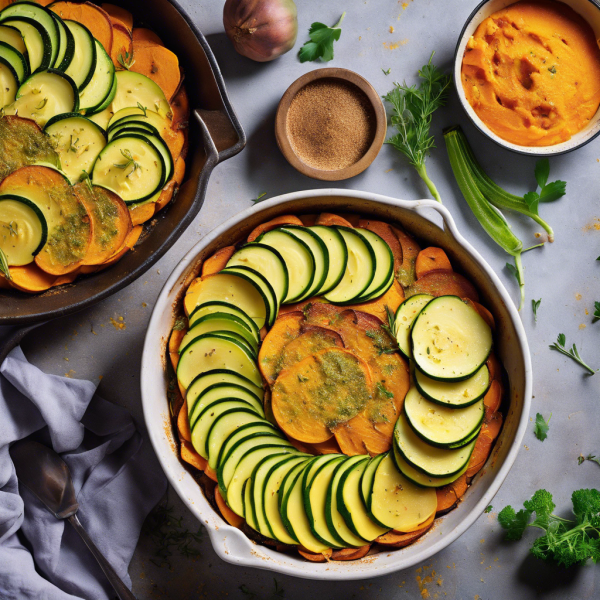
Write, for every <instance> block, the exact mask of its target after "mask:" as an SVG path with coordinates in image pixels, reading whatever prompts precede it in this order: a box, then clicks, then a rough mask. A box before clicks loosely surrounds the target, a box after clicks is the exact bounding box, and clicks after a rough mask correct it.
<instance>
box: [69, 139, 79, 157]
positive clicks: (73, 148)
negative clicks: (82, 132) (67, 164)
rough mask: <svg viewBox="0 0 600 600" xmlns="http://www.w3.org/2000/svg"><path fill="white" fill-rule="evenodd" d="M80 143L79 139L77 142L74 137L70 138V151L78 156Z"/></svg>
mask: <svg viewBox="0 0 600 600" xmlns="http://www.w3.org/2000/svg"><path fill="white" fill-rule="evenodd" d="M78 141H79V138H77V139H76V140H75V141H73V136H70V138H69V151H70V152H73V153H75V154H77V145H76V144H77V142H78Z"/></svg>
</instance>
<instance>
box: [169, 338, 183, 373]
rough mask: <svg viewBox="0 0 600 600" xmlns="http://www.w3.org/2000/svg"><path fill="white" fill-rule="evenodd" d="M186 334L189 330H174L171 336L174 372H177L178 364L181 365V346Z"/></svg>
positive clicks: (170, 343)
mask: <svg viewBox="0 0 600 600" xmlns="http://www.w3.org/2000/svg"><path fill="white" fill-rule="evenodd" d="M186 333H187V329H173V331H172V332H171V336H170V337H169V358H170V359H171V365H172V366H173V369H174V370H177V364H178V363H179V346H180V345H181V340H182V339H183V338H184V336H185V334H186Z"/></svg>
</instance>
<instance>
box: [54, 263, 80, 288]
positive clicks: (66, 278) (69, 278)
mask: <svg viewBox="0 0 600 600" xmlns="http://www.w3.org/2000/svg"><path fill="white" fill-rule="evenodd" d="M79 275H81V267H78V268H77V269H75V270H74V271H71V272H70V273H67V274H66V275H59V276H58V277H57V278H56V279H55V280H54V283H53V284H52V287H58V286H59V285H68V284H69V283H73V282H74V281H75V280H76V279H77V277H79Z"/></svg>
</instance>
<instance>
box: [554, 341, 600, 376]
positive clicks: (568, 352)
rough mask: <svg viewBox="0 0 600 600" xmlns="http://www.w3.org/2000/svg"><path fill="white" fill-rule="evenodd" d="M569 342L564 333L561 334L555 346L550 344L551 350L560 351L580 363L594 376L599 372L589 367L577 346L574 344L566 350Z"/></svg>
mask: <svg viewBox="0 0 600 600" xmlns="http://www.w3.org/2000/svg"><path fill="white" fill-rule="evenodd" d="M566 342H567V338H566V336H565V334H564V333H559V334H558V338H557V340H556V342H554V344H550V348H551V349H552V350H558V351H559V352H560V353H561V354H564V355H565V356H568V357H569V358H572V359H573V360H574V361H575V362H576V363H579V364H580V365H581V366H582V367H583V368H584V369H585V370H586V371H587V372H588V373H589V374H590V375H594V374H595V373H596V372H597V369H592V367H590V366H589V365H587V364H586V363H585V362H584V361H583V359H582V358H581V356H580V355H579V352H578V350H577V346H576V345H575V344H573V346H572V348H571V349H570V350H567V349H566V348H565V343H566Z"/></svg>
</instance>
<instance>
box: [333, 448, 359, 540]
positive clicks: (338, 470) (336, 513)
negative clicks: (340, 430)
mask: <svg viewBox="0 0 600 600" xmlns="http://www.w3.org/2000/svg"><path fill="white" fill-rule="evenodd" d="M366 459H367V457H366V456H360V455H359V456H349V457H347V458H345V459H343V460H342V461H340V462H339V463H338V464H337V465H336V466H335V468H334V471H333V477H332V478H331V483H330V484H329V488H328V490H327V499H326V501H325V519H326V521H327V526H328V527H329V531H334V532H335V533H336V535H337V537H338V538H339V539H341V540H342V541H343V542H344V545H345V547H346V548H360V547H361V546H364V545H365V544H367V543H368V541H369V540H366V539H365V538H363V537H361V536H359V535H357V534H356V533H355V531H354V530H353V529H351V528H350V527H348V525H347V524H346V520H345V518H344V515H343V511H344V510H345V507H344V506H343V503H340V502H339V498H340V492H341V480H342V476H343V475H344V474H345V473H346V471H347V470H348V468H349V467H352V465H355V464H356V463H357V462H361V461H362V462H364V461H365V460H366ZM356 491H357V492H358V487H357V488H356ZM357 499H358V500H359V501H360V496H358V495H357ZM360 502H361V503H362V501H360ZM351 510H355V509H354V507H351Z"/></svg>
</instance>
